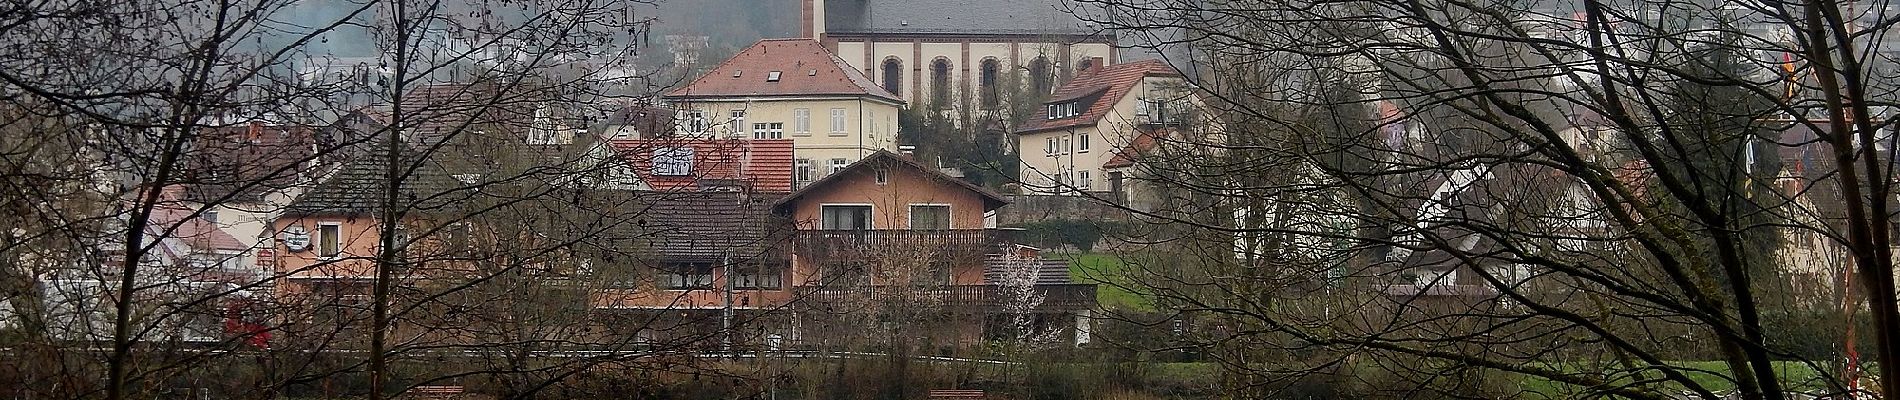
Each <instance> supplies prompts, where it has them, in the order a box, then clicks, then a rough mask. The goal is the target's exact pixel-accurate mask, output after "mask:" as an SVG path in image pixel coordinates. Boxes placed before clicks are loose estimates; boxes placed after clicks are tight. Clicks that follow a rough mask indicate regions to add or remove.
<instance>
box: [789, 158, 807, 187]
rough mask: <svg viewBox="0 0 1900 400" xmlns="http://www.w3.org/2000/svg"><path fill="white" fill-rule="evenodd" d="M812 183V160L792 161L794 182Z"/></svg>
mask: <svg viewBox="0 0 1900 400" xmlns="http://www.w3.org/2000/svg"><path fill="white" fill-rule="evenodd" d="M811 181H812V167H811V159H809V158H800V159H794V160H792V182H811Z"/></svg>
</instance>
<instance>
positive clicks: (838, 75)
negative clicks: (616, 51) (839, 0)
mask: <svg viewBox="0 0 1900 400" xmlns="http://www.w3.org/2000/svg"><path fill="white" fill-rule="evenodd" d="M773 71H778V72H779V76H778V80H777V81H768V80H767V78H768V77H770V75H771V73H772V72H773ZM812 95H840V96H870V97H876V98H881V99H885V100H889V101H892V102H898V103H902V102H903V100H899V99H898V98H897V95H895V94H891V92H889V91H886V90H884V88H881V87H878V86H877V84H876V83H874V82H872V81H871V78H870V77H867V76H864V72H862V71H859V70H858V69H857V68H854V67H851V65H850V64H846V63H845V62H844V60H843V59H840V58H838V56H837V55H834V54H831V51H830V50H826V49H825V46H824V45H820V44H818V42H816V41H813V40H811V39H765V40H760V41H759V42H758V43H756V44H753V45H752V47H747V48H746V49H745V50H741V51H739V54H734V55H733V56H732V58H728V59H726V61H725V62H722V63H720V64H719V66H716V67H713V69H712V70H711V71H707V72H706V74H705V75H701V76H700V77H699V79H694V80H693V82H692V83H689V84H687V85H686V86H683V87H680V88H679V89H674V90H673V91H672V92H669V93H667V94H666V96H665V97H666V98H667V99H670V100H684V99H693V98H706V97H730V96H812Z"/></svg>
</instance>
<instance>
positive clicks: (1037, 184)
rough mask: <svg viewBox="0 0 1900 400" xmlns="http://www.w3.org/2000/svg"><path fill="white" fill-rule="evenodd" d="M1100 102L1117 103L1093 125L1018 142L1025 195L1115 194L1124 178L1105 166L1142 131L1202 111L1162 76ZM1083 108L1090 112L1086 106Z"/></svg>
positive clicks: (1180, 84) (1180, 86)
mask: <svg viewBox="0 0 1900 400" xmlns="http://www.w3.org/2000/svg"><path fill="white" fill-rule="evenodd" d="M1096 101H1098V102H1099V101H1114V103H1113V105H1112V106H1109V108H1108V110H1107V111H1106V112H1105V113H1103V114H1102V116H1101V117H1100V118H1099V119H1097V120H1095V121H1094V123H1093V124H1087V125H1082V126H1075V127H1070V128H1062V129H1054V130H1045V131H1035V132H1026V133H1021V134H1018V135H1017V136H1016V140H1017V141H1016V149H1017V151H1018V153H1019V154H1020V155H1021V158H1022V166H1021V169H1020V174H1021V176H1020V177H1019V178H1020V179H1021V181H1022V182H1023V187H1022V190H1023V193H1025V194H1044V195H1048V194H1074V193H1075V192H1078V191H1084V192H1108V191H1113V190H1116V189H1117V188H1116V186H1117V185H1120V184H1124V183H1122V182H1116V179H1115V176H1117V175H1118V174H1122V172H1121V171H1117V170H1115V169H1112V168H1105V167H1104V166H1103V165H1104V164H1107V163H1108V162H1109V161H1110V160H1112V159H1114V158H1115V156H1116V154H1117V153H1118V152H1120V151H1123V149H1127V148H1130V147H1131V145H1132V144H1133V143H1134V142H1135V140H1136V138H1137V137H1138V136H1139V135H1141V133H1140V132H1141V128H1143V127H1152V126H1161V125H1165V124H1172V123H1176V122H1178V121H1180V120H1179V119H1176V118H1177V117H1174V116H1166V114H1169V113H1182V112H1185V110H1192V109H1195V108H1198V107H1199V105H1200V101H1199V99H1198V98H1196V97H1194V96H1192V95H1191V94H1189V92H1188V91H1187V90H1186V89H1185V88H1184V81H1183V80H1182V79H1181V78H1180V77H1157V76H1150V77H1145V78H1142V79H1141V81H1140V84H1139V85H1138V86H1136V87H1134V88H1132V89H1131V90H1129V91H1128V92H1127V94H1126V95H1124V96H1122V97H1121V98H1120V99H1100V100H1096ZM1081 107H1083V108H1087V106H1086V105H1084V106H1081ZM1162 108H1166V109H1167V111H1162V110H1161V109H1162ZM1039 117H1042V116H1039ZM1044 118H1046V117H1044ZM1195 130H1197V131H1202V133H1203V134H1205V133H1208V132H1207V131H1210V130H1211V128H1209V127H1205V126H1201V127H1196V128H1195Z"/></svg>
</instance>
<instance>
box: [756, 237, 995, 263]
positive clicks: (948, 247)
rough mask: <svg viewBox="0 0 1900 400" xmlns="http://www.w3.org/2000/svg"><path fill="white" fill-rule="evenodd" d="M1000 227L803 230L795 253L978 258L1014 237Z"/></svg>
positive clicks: (816, 256) (841, 257)
mask: <svg viewBox="0 0 1900 400" xmlns="http://www.w3.org/2000/svg"><path fill="white" fill-rule="evenodd" d="M1008 233H1009V231H1004V230H998V229H943V230H908V229H872V230H804V231H798V233H797V234H796V236H795V237H794V239H793V244H792V245H793V246H794V248H795V249H794V252H796V253H797V254H798V255H799V256H800V257H807V259H810V260H854V259H855V260H863V259H875V258H879V257H905V258H933V259H950V260H966V261H967V260H976V261H977V262H981V260H982V259H983V256H985V255H988V254H990V253H995V252H997V251H998V250H999V249H1000V247H1001V246H1002V245H1003V244H1005V243H1008V242H1009V240H1010V239H1011V238H1010V237H1009V236H1010V235H1009V234H1008Z"/></svg>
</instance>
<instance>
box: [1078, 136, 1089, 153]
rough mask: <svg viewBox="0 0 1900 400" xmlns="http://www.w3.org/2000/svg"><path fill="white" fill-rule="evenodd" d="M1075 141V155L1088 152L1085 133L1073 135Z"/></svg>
mask: <svg viewBox="0 0 1900 400" xmlns="http://www.w3.org/2000/svg"><path fill="white" fill-rule="evenodd" d="M1075 141H1076V145H1075V152H1077V153H1087V152H1089V134H1088V133H1087V132H1083V133H1077V134H1075Z"/></svg>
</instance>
